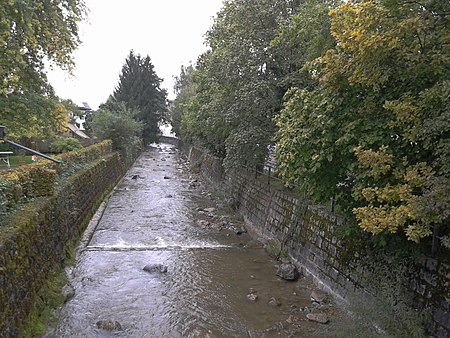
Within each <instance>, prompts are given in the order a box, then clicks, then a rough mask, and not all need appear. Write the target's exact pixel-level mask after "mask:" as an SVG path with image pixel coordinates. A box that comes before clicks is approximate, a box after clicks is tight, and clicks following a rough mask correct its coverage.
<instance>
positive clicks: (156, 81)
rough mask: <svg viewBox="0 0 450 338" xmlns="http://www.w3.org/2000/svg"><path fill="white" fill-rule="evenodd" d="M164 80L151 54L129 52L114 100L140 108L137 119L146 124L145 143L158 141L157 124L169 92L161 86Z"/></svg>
mask: <svg viewBox="0 0 450 338" xmlns="http://www.w3.org/2000/svg"><path fill="white" fill-rule="evenodd" d="M161 82H162V79H160V78H159V77H158V76H157V75H156V72H155V70H154V66H153V64H152V62H151V60H150V57H149V56H148V55H147V56H146V57H144V58H143V57H141V56H140V55H139V54H137V55H135V53H134V52H133V51H130V54H129V55H128V57H127V58H126V60H125V64H124V65H123V67H122V74H121V75H120V77H119V84H118V85H117V87H116V88H115V90H114V93H113V94H112V97H113V99H114V100H115V101H117V102H125V103H126V105H127V106H128V108H130V109H135V110H138V111H139V113H138V115H137V116H136V118H137V119H138V120H139V121H141V122H142V123H143V126H144V127H143V132H142V137H143V139H144V142H145V143H151V142H154V141H156V140H157V136H158V133H159V126H158V123H159V122H160V121H161V120H162V119H163V117H164V112H165V111H166V109H167V92H166V90H165V89H161V88H160V84H161Z"/></svg>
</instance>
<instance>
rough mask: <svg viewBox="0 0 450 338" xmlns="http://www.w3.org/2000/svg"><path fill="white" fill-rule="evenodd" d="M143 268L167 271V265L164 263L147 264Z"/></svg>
mask: <svg viewBox="0 0 450 338" xmlns="http://www.w3.org/2000/svg"><path fill="white" fill-rule="evenodd" d="M142 270H144V271H146V272H150V273H153V272H159V273H166V272H167V266H166V265H163V264H147V265H146V266H144V268H143V269H142Z"/></svg>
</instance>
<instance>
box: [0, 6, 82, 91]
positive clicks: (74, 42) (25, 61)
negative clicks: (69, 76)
mask: <svg viewBox="0 0 450 338" xmlns="http://www.w3.org/2000/svg"><path fill="white" fill-rule="evenodd" d="M84 14H85V7H84V2H83V1H81V0H58V1H49V0H40V1H33V2H24V1H12V0H10V1H2V2H1V4H0V18H1V19H0V32H1V34H0V49H1V50H2V53H1V54H0V55H1V56H0V58H1V59H0V60H1V65H2V67H1V68H0V78H1V79H2V82H1V85H0V95H8V94H10V93H11V92H16V91H23V90H26V89H34V90H36V89H37V90H40V89H42V88H43V87H45V86H47V80H46V76H45V72H44V59H46V60H48V61H50V62H53V63H55V64H56V65H58V66H61V67H67V68H70V67H72V66H73V61H72V57H71V53H72V52H73V51H74V50H75V48H76V47H77V46H78V44H79V43H80V41H79V39H78V27H77V23H78V22H79V21H80V20H81V19H82V18H83V17H84Z"/></svg>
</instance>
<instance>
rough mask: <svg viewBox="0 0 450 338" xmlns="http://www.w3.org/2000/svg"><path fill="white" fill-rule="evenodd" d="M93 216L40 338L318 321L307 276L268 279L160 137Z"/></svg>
mask: <svg viewBox="0 0 450 338" xmlns="http://www.w3.org/2000/svg"><path fill="white" fill-rule="evenodd" d="M97 217H98V219H99V221H98V222H97V223H96V224H95V225H94V226H92V225H91V228H90V230H89V229H88V233H87V238H88V240H87V241H86V242H85V243H84V245H83V246H81V247H80V249H79V253H78V255H77V256H78V257H77V262H76V265H75V266H74V267H73V268H71V269H70V270H69V276H70V282H71V284H72V287H73V290H74V296H73V297H72V298H71V299H70V300H68V301H67V302H66V303H65V305H64V306H63V308H62V309H61V311H60V320H59V323H58V325H57V327H56V328H55V329H54V330H53V331H52V332H51V333H49V334H48V335H47V336H49V337H50V336H55V337H251V338H255V337H310V336H313V335H319V336H320V335H321V334H320V332H321V330H323V327H325V326H326V325H323V324H319V323H316V322H312V321H309V320H308V319H306V317H305V312H304V311H309V308H310V307H311V306H312V305H311V299H310V295H311V290H312V288H313V287H312V285H311V283H310V282H308V280H307V279H305V278H300V280H299V281H297V282H289V281H285V280H283V279H281V278H279V277H277V276H276V271H277V265H278V263H277V262H276V261H275V260H274V259H273V258H271V257H270V256H269V255H268V254H267V253H266V251H265V250H264V248H263V246H262V244H261V243H259V242H257V241H255V240H253V239H252V238H251V237H250V236H249V234H247V233H246V232H245V231H244V227H243V223H242V220H241V219H240V217H239V216H238V215H236V214H235V213H234V212H233V211H232V210H231V209H229V208H228V207H227V205H226V204H225V203H223V201H222V200H221V199H220V198H219V196H216V195H215V194H214V193H213V194H212V193H211V192H210V191H208V190H207V189H205V187H204V185H203V183H201V182H200V181H197V180H196V178H195V177H193V176H192V174H190V173H189V170H188V169H187V164H186V161H185V160H183V158H182V157H181V156H180V154H179V153H178V151H177V150H176V149H175V148H173V147H172V146H170V145H165V144H163V145H158V146H153V147H150V148H148V150H147V151H146V152H144V153H143V154H142V155H141V156H140V158H139V159H138V160H137V161H136V163H135V164H134V165H133V166H132V168H131V169H130V170H129V172H128V173H127V174H126V176H125V177H124V178H123V180H122V181H121V182H120V183H119V184H118V185H117V187H116V188H115V189H114V191H113V193H112V194H111V196H110V198H109V201H108V203H107V205H106V207H105V208H104V209H103V210H102V213H101V216H100V217H99V216H97ZM144 267H147V268H146V269H144ZM165 268H167V271H164V270H165ZM158 269H160V270H162V271H159V270H158ZM146 270H147V271H146ZM252 295H256V296H257V299H256V300H250V299H249V298H251V296H252ZM254 298H256V297H254ZM330 309H331V310H330ZM327 311H329V312H330V311H336V309H335V308H334V307H328V310H327ZM105 323H106V324H105ZM108 323H109V324H110V325H112V326H113V327H106V326H107V325H108ZM105 325H106V326H105ZM322 336H326V334H325V335H324V334H322Z"/></svg>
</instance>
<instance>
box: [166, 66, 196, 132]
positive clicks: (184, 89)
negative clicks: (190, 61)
mask: <svg viewBox="0 0 450 338" xmlns="http://www.w3.org/2000/svg"><path fill="white" fill-rule="evenodd" d="M193 73H194V66H192V65H189V66H187V67H185V66H182V67H181V71H180V75H179V76H176V77H175V85H174V88H173V89H174V93H175V94H176V98H175V100H174V102H173V105H172V108H171V109H170V112H169V119H170V123H171V125H172V130H173V131H174V133H175V134H176V135H177V136H178V137H180V136H181V120H182V118H183V112H184V111H185V110H186V109H188V107H187V106H188V104H189V101H190V99H191V98H192V97H193V96H194V95H195V93H196V89H195V88H196V86H195V84H194V82H193V78H192V75H193Z"/></svg>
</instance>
